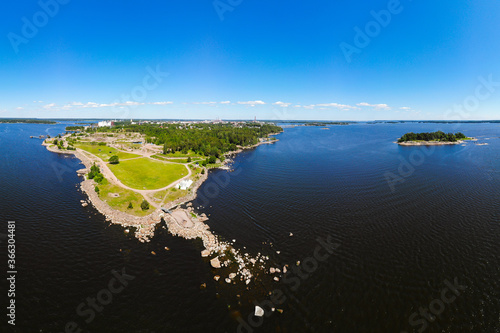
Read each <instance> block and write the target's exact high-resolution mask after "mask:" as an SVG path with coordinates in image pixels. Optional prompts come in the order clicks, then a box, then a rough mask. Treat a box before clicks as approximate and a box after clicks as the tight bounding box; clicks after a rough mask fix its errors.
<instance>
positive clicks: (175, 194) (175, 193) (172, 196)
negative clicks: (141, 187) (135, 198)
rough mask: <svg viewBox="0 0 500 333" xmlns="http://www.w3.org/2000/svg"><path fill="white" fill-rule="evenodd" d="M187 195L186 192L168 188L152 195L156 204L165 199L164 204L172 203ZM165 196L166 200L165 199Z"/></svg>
mask: <svg viewBox="0 0 500 333" xmlns="http://www.w3.org/2000/svg"><path fill="white" fill-rule="evenodd" d="M187 194H188V190H179V189H177V188H169V189H167V190H163V191H159V192H156V193H155V194H153V197H154V198H156V199H158V200H159V201H158V202H161V201H163V199H165V203H167V202H172V201H174V200H177V199H179V198H182V197H183V196H185V195H187ZM165 196H166V198H165Z"/></svg>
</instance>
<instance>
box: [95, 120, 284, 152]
mask: <svg viewBox="0 0 500 333" xmlns="http://www.w3.org/2000/svg"><path fill="white" fill-rule="evenodd" d="M87 131H94V130H91V129H88V130H87ZM282 131H283V129H282V128H281V127H279V126H276V125H274V124H267V123H266V124H257V123H245V124H242V125H238V126H234V125H232V124H142V125H139V124H134V125H131V124H123V123H119V124H117V126H114V127H111V128H99V132H129V133H141V134H145V135H146V142H147V143H153V144H156V145H163V153H164V154H167V153H175V152H183V153H187V152H188V151H194V152H195V153H196V154H198V155H201V156H207V157H211V156H213V157H215V158H219V157H220V156H222V155H223V154H224V153H226V152H229V151H232V150H236V149H237V146H249V145H254V144H256V143H258V142H259V138H264V137H267V136H268V135H269V134H271V133H280V132H282Z"/></svg>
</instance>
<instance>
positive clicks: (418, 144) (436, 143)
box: [396, 140, 465, 146]
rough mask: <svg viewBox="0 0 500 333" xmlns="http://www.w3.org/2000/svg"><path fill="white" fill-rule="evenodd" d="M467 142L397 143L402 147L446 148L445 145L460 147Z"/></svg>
mask: <svg viewBox="0 0 500 333" xmlns="http://www.w3.org/2000/svg"><path fill="white" fill-rule="evenodd" d="M464 142H465V141H462V140H458V141H453V142H451V141H406V142H396V143H397V144H398V145H400V146H444V145H459V144H462V143H464Z"/></svg>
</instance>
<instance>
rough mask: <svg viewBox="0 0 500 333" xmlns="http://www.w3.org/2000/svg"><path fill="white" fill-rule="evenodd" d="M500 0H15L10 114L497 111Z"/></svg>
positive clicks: (475, 116)
mask: <svg viewBox="0 0 500 333" xmlns="http://www.w3.org/2000/svg"><path fill="white" fill-rule="evenodd" d="M499 9H500V4H499V3H498V2H492V1H489V2H481V3H477V2H466V1H458V2H456V1H453V2H452V1H449V0H447V1H442V2H439V3H424V2H416V1H413V2H412V1H397V0H389V1H374V2H370V3H365V2H360V1H355V2H349V3H345V2H342V3H338V2H337V3H321V4H314V5H312V4H307V3H290V4H287V5H286V6H285V5H283V4H282V3H269V2H263V1H252V2H249V1H241V2H238V3H237V4H236V2H231V3H229V2H227V1H224V0H221V1H214V2H211V1H210V2H206V3H183V2H176V3H171V2H166V3H154V4H153V3H140V4H137V3H120V4H119V5H117V4H103V3H101V2H97V1H88V2H85V3H81V2H68V1H62V0H46V1H43V0H42V1H40V2H36V1H33V2H30V3H9V5H8V13H9V15H6V17H5V18H4V20H2V21H1V22H0V29H1V30H0V32H1V34H2V35H3V36H4V38H2V39H1V41H0V47H1V48H2V61H1V62H0V71H1V72H2V78H1V79H0V89H1V91H2V98H1V99H0V117H11V118H15V117H36V118H100V119H114V118H117V119H130V118H138V119H139V118H141V119H215V118H217V117H219V118H221V119H254V117H257V119H266V120H276V121H279V120H332V121H335V120H338V121H347V120H351V121H363V120H490V119H491V120H494V119H500V112H498V111H499V109H500V63H498V60H497V57H498V54H500V52H499V51H500V44H499V43H498V40H499V39H500V32H499V31H498V29H497V22H498V21H500V10H499Z"/></svg>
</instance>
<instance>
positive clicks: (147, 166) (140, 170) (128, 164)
mask: <svg viewBox="0 0 500 333" xmlns="http://www.w3.org/2000/svg"><path fill="white" fill-rule="evenodd" d="M109 168H110V169H111V171H113V173H114V174H115V176H116V177H117V178H118V179H119V180H120V181H121V182H122V183H123V184H125V185H127V186H129V187H131V188H134V189H138V190H154V189H158V188H162V187H165V186H167V185H169V184H171V183H173V182H174V181H176V180H177V179H179V178H182V177H184V176H187V174H188V171H187V169H186V167H185V166H184V165H181V164H173V163H163V162H160V161H156V160H152V159H150V158H145V157H144V158H138V159H135V160H129V161H120V163H119V164H109Z"/></svg>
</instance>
